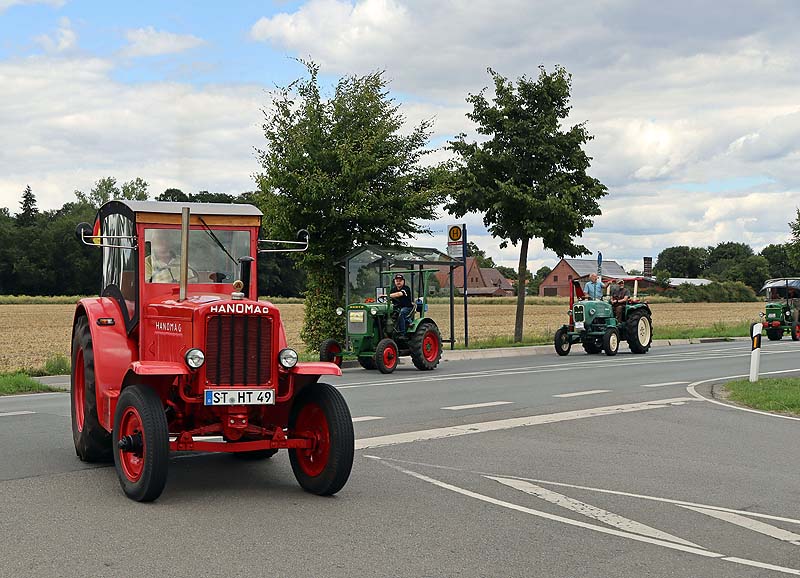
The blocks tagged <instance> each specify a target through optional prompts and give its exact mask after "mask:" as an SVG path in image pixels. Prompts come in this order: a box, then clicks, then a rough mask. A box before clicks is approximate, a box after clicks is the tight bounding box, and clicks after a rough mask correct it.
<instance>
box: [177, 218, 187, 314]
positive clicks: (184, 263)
mask: <svg viewBox="0 0 800 578" xmlns="http://www.w3.org/2000/svg"><path fill="white" fill-rule="evenodd" d="M188 280H189V207H183V208H181V283H180V293H179V294H178V301H186V285H187V283H188Z"/></svg>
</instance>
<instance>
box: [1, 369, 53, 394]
mask: <svg viewBox="0 0 800 578" xmlns="http://www.w3.org/2000/svg"><path fill="white" fill-rule="evenodd" d="M46 391H62V390H60V389H55V388H52V387H50V386H49V385H44V384H42V383H39V382H38V381H36V380H35V379H33V378H32V377H31V376H29V375H27V374H25V373H22V372H18V373H3V374H0V395H14V394H15V393H43V392H46Z"/></svg>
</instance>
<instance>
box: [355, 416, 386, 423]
mask: <svg viewBox="0 0 800 578" xmlns="http://www.w3.org/2000/svg"><path fill="white" fill-rule="evenodd" d="M376 419H383V418H382V417H378V416H376V415H362V416H361V417H354V418H353V422H357V421H374V420H376Z"/></svg>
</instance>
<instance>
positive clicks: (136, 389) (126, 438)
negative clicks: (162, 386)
mask: <svg viewBox="0 0 800 578" xmlns="http://www.w3.org/2000/svg"><path fill="white" fill-rule="evenodd" d="M112 439H113V441H114V465H115V466H116V468H117V476H119V483H120V485H121V486H122V491H123V492H125V495H126V496H128V497H129V498H130V499H132V500H136V501H137V502H152V501H153V500H155V499H156V498H158V497H159V496H160V495H161V492H162V491H163V490H164V485H165V484H166V483H167V466H168V461H169V434H168V431H167V418H166V415H165V414H164V404H163V403H162V402H161V398H160V397H159V396H158V394H157V393H156V392H155V391H154V390H152V389H150V388H149V387H147V386H144V385H132V386H130V387H127V388H125V389H124V390H123V391H122V394H121V395H120V396H119V402H117V410H116V412H115V413H114V431H113V432H112Z"/></svg>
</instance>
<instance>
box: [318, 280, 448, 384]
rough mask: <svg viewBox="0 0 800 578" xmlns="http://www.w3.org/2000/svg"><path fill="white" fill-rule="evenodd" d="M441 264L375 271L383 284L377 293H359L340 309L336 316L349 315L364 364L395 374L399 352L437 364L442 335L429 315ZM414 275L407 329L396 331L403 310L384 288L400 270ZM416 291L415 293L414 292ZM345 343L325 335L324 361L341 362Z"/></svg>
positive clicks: (352, 340) (425, 366) (353, 343)
mask: <svg viewBox="0 0 800 578" xmlns="http://www.w3.org/2000/svg"><path fill="white" fill-rule="evenodd" d="M436 271H437V270H436V269H408V270H398V269H395V270H392V271H383V272H381V273H379V274H378V275H376V277H379V278H380V280H381V287H379V288H378V289H377V291H376V296H375V297H374V298H373V297H367V298H363V297H361V298H359V297H356V298H355V299H356V300H357V301H356V302H353V303H350V304H348V305H347V308H346V309H344V308H342V307H339V308H337V309H336V314H337V315H346V317H345V321H346V323H347V341H348V342H349V346H350V347H349V351H352V352H353V353H355V354H356V356H357V358H358V363H359V364H360V365H361V367H363V368H364V369H377V370H379V371H380V372H381V373H392V372H393V371H394V370H395V369H396V368H397V362H398V357H401V356H411V360H412V361H413V362H414V365H415V366H416V367H417V369H421V370H423V371H426V370H431V369H434V368H435V367H436V366H437V365H438V364H439V360H440V359H441V357H442V337H441V335H440V333H439V327H438V326H437V325H436V322H435V321H433V319H431V318H430V317H427V316H426V313H427V310H428V303H427V294H428V278H429V276H430V275H432V274H433V273H436ZM398 273H400V274H403V275H405V277H406V278H407V279H410V284H409V287H410V288H411V291H412V295H411V297H412V303H413V309H412V310H411V312H410V313H409V314H408V315H407V316H406V330H405V332H403V333H400V332H399V331H398V330H397V322H398V317H399V315H400V309H399V308H398V307H397V306H395V305H393V304H392V300H391V299H389V298H388V297H387V296H386V294H388V293H391V291H393V289H391V290H385V289H383V287H384V284H383V280H384V277H388V280H389V283H388V285H391V279H392V278H393V277H394V276H395V275H396V274H398ZM415 290H416V298H415V295H414V292H415ZM342 352H343V348H342V345H341V344H340V343H339V342H338V341H336V340H335V339H326V340H325V341H323V342H322V344H321V345H320V354H319V359H320V361H332V362H333V363H337V364H339V365H341V362H342Z"/></svg>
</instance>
